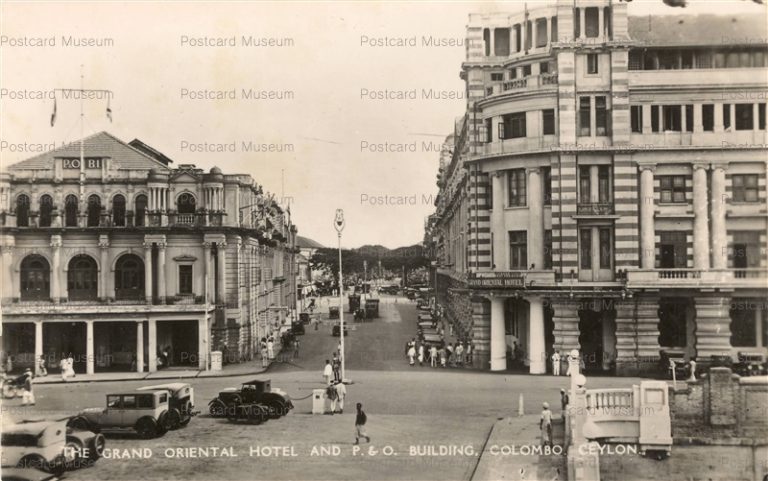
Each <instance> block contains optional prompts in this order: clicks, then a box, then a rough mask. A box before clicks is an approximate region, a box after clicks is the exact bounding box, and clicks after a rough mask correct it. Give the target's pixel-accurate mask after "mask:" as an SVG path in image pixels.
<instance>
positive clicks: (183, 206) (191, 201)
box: [176, 192, 196, 214]
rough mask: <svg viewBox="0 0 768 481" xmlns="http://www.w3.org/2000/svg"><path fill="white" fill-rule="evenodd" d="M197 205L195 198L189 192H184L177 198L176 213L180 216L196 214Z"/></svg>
mask: <svg viewBox="0 0 768 481" xmlns="http://www.w3.org/2000/svg"><path fill="white" fill-rule="evenodd" d="M195 203H196V201H195V196H194V195H192V194H190V193H188V192H184V193H183V194H181V195H180V196H178V197H177V198H176V211H177V212H178V213H179V214H194V213H195Z"/></svg>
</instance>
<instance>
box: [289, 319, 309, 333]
mask: <svg viewBox="0 0 768 481" xmlns="http://www.w3.org/2000/svg"><path fill="white" fill-rule="evenodd" d="M291 332H292V333H293V335H294V336H303V335H304V334H306V331H305V330H304V323H303V322H301V321H296V322H292V323H291Z"/></svg>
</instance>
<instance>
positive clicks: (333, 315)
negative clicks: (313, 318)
mask: <svg viewBox="0 0 768 481" xmlns="http://www.w3.org/2000/svg"><path fill="white" fill-rule="evenodd" d="M338 318H339V306H330V307H329V308H328V319H338Z"/></svg>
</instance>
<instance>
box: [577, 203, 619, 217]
mask: <svg viewBox="0 0 768 481" xmlns="http://www.w3.org/2000/svg"><path fill="white" fill-rule="evenodd" d="M576 212H577V213H578V214H579V215H612V214H613V213H614V210H613V202H586V203H583V202H579V204H578V205H577V208H576Z"/></svg>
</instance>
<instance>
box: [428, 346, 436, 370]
mask: <svg viewBox="0 0 768 481" xmlns="http://www.w3.org/2000/svg"><path fill="white" fill-rule="evenodd" d="M429 364H430V366H432V367H437V346H435V345H434V344H432V347H430V348H429Z"/></svg>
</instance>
